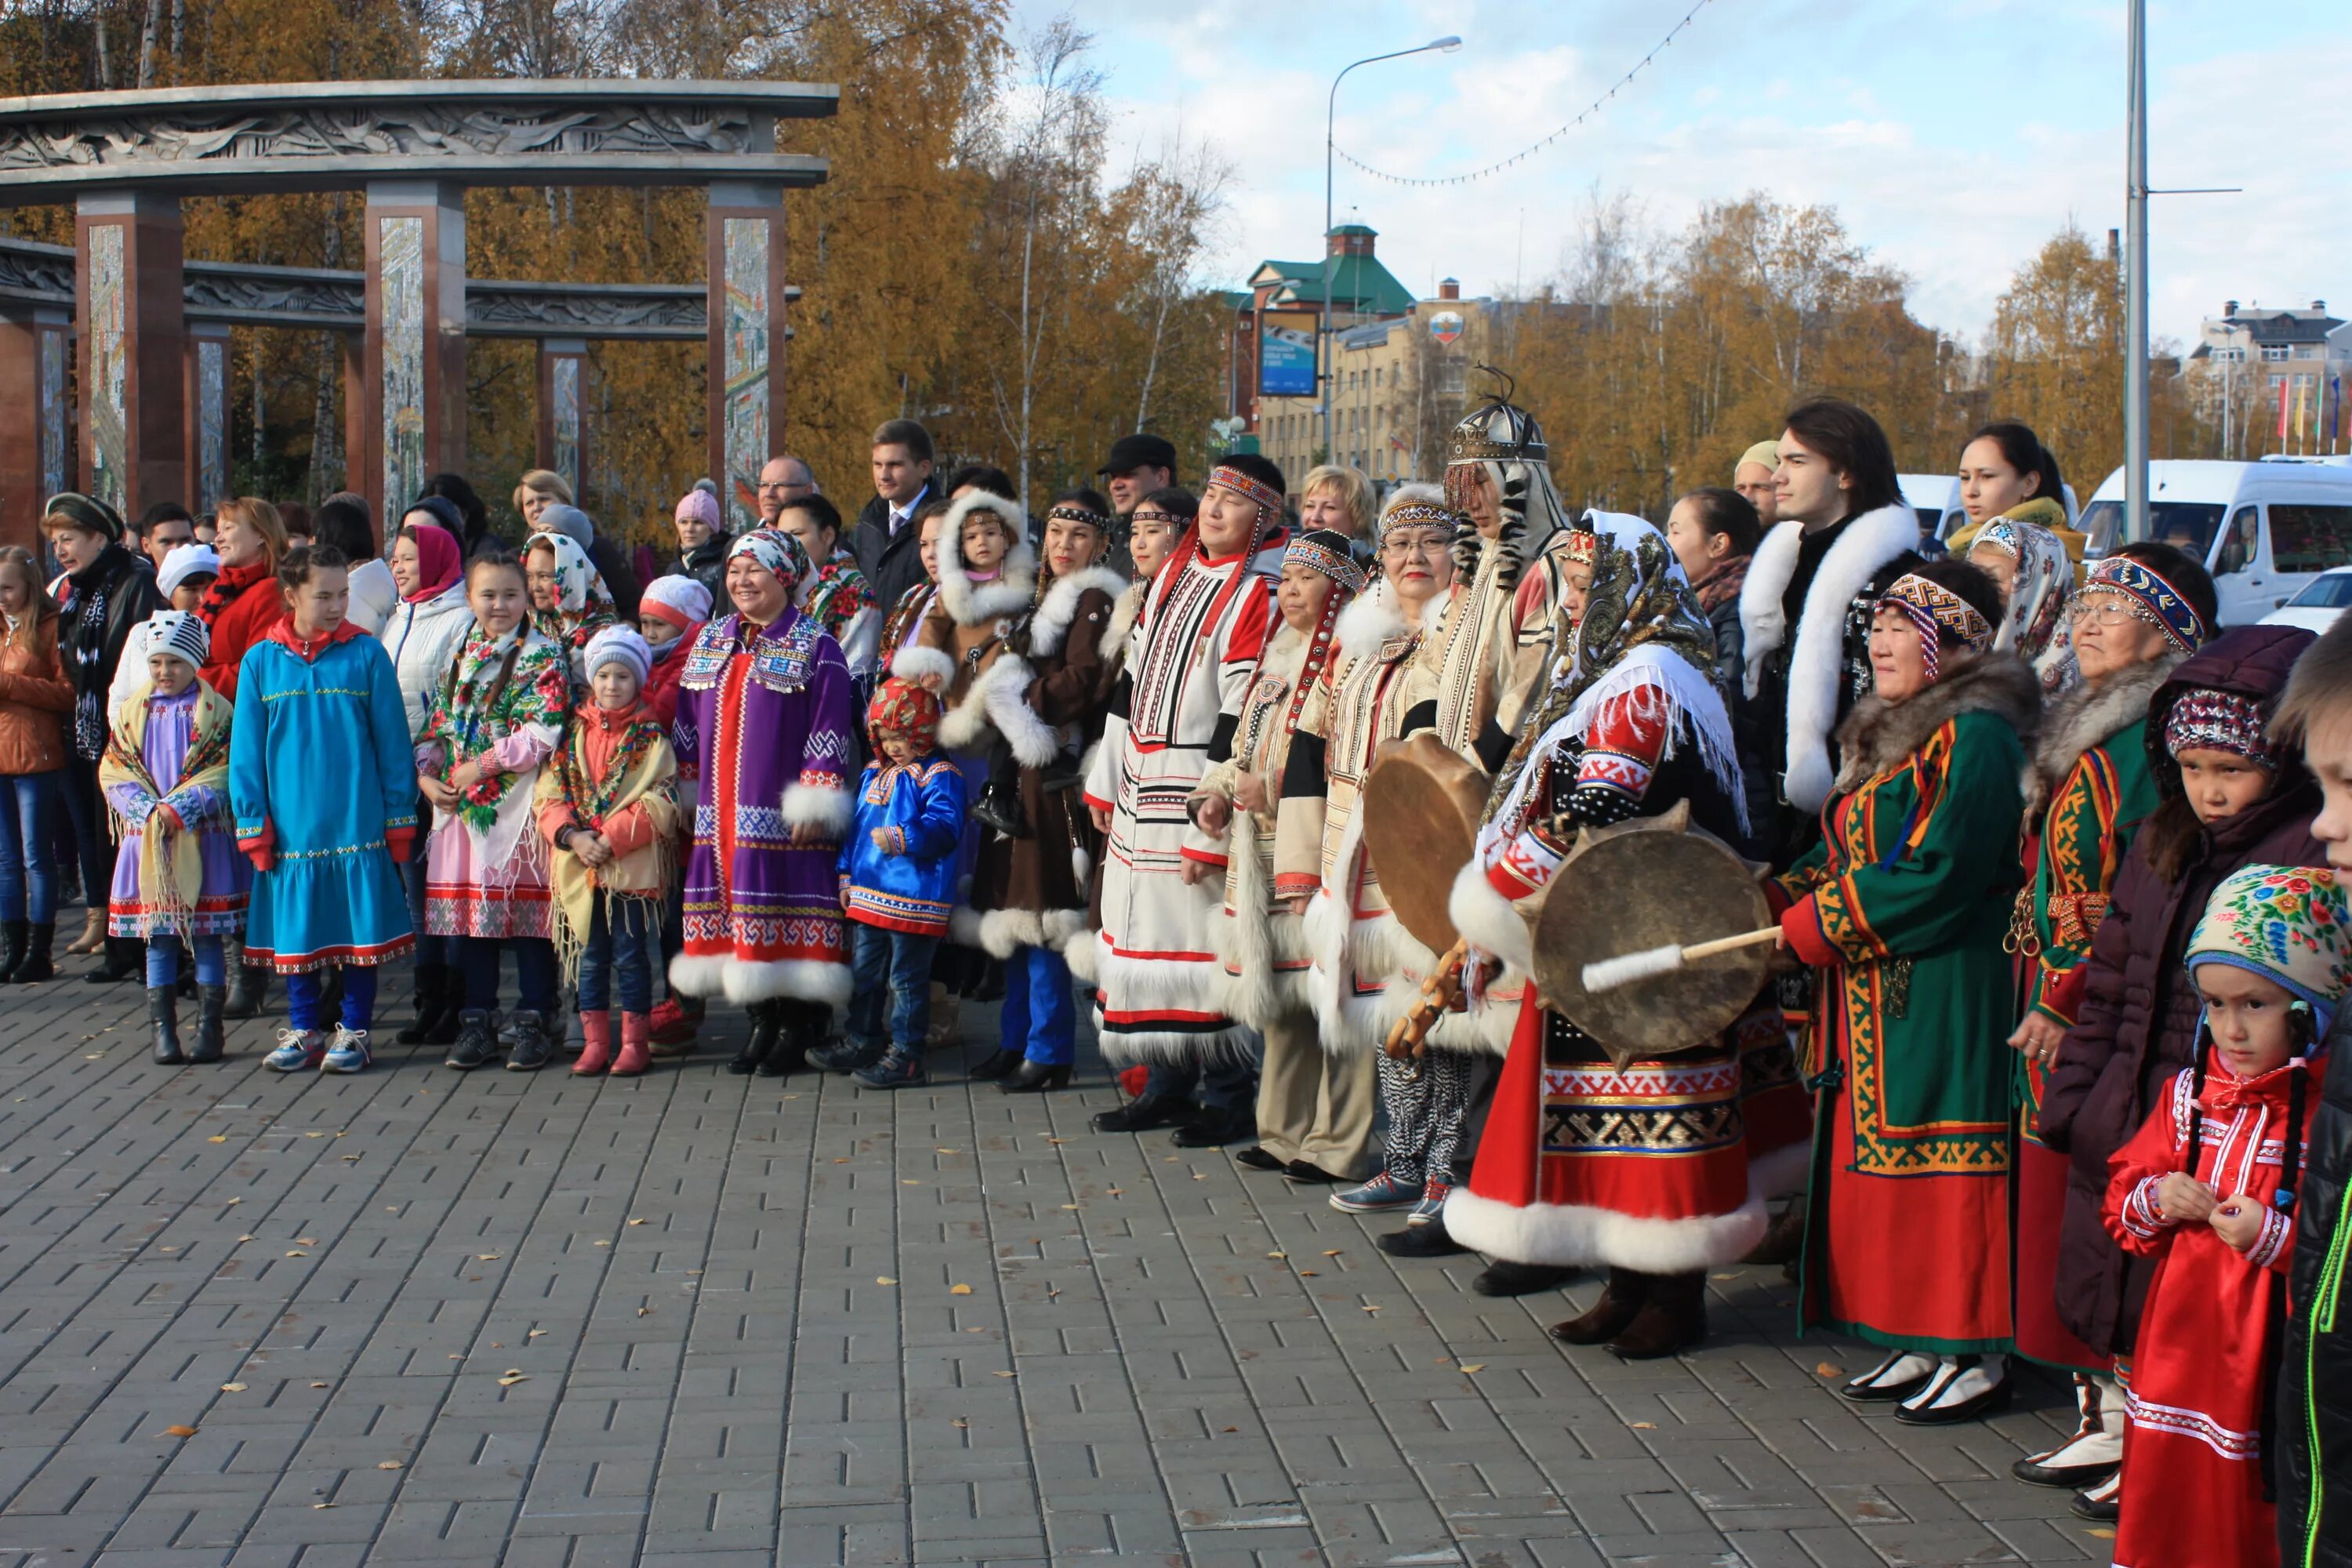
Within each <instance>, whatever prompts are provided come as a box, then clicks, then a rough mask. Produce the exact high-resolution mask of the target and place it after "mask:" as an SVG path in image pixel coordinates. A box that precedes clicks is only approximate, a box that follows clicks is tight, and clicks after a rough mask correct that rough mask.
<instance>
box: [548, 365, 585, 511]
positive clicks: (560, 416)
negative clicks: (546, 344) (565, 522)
mask: <svg viewBox="0 0 2352 1568" xmlns="http://www.w3.org/2000/svg"><path fill="white" fill-rule="evenodd" d="M547 368H548V378H547V379H548V391H549V394H550V395H549V400H548V401H549V407H548V416H549V422H550V423H551V424H552V425H553V426H554V427H555V463H554V468H555V471H556V472H557V473H559V474H562V476H563V482H564V483H565V484H567V485H570V486H571V487H572V494H573V495H575V496H579V495H584V494H585V493H586V487H585V486H583V484H582V483H581V482H580V481H581V473H580V370H581V360H580V356H579V355H577V354H558V355H556V356H555V363H552V364H551V365H549V366H548V367H547Z"/></svg>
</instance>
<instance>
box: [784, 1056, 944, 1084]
mask: <svg viewBox="0 0 2352 1568" xmlns="http://www.w3.org/2000/svg"><path fill="white" fill-rule="evenodd" d="M809 1056H810V1059H811V1060H812V1061H813V1060H814V1059H815V1056H816V1053H815V1052H814V1051H812V1052H810V1053H809ZM851 1076H853V1077H855V1078H856V1079H857V1081H858V1082H860V1083H862V1084H864V1085H865V1086H866V1088H868V1089H919V1088H921V1087H922V1086H923V1085H925V1084H927V1083H929V1082H930V1081H931V1075H930V1074H929V1073H927V1072H925V1071H924V1070H923V1058H920V1057H919V1056H916V1055H914V1054H912V1053H911V1052H908V1051H902V1050H899V1049H898V1048H896V1047H892V1049H891V1050H890V1051H889V1052H888V1053H887V1054H886V1055H885V1056H884V1057H883V1058H882V1059H881V1060H880V1061H877V1062H876V1063H875V1064H874V1065H873V1066H872V1067H866V1068H858V1069H857V1071H856V1073H855V1074H853V1075H851Z"/></svg>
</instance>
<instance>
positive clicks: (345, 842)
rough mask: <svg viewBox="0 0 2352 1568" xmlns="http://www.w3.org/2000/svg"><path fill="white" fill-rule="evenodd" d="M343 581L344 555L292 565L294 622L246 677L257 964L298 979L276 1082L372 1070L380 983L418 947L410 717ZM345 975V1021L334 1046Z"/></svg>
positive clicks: (326, 553) (317, 549)
mask: <svg viewBox="0 0 2352 1568" xmlns="http://www.w3.org/2000/svg"><path fill="white" fill-rule="evenodd" d="M344 579H345V565H344V561H343V554H342V552H341V551H340V550H337V549H335V548H334V547H333V546H332V545H316V546H306V547H304V548H302V549H299V550H296V551H294V552H291V553H290V554H289V555H288V556H287V558H286V560H285V561H284V563H282V564H281V565H280V566H279V568H278V581H279V584H281V585H282V593H281V595H280V603H281V604H285V605H289V606H290V612H289V614H287V615H284V616H281V617H280V618H279V619H278V622H277V623H276V624H275V625H273V626H270V628H269V629H268V633H267V634H266V635H265V636H264V637H262V638H261V640H260V641H258V642H257V643H255V644H254V645H253V647H250V648H248V649H247V650H246V655H245V658H244V659H243V660H242V661H240V663H239V664H238V666H237V682H236V719H235V721H234V722H233V723H232V724H231V726H230V731H229V760H228V789H229V801H230V804H231V805H232V807H233V808H234V809H235V811H236V842H237V847H238V848H239V849H241V850H243V851H244V852H245V856H246V858H247V859H248V860H250V861H252V862H253V868H254V870H255V871H256V872H257V873H258V874H257V876H256V877H255V878H254V881H253V897H252V902H251V904H250V905H249V906H248V909H247V920H246V932H245V961H246V963H248V964H257V965H260V966H263V967H266V968H272V969H275V970H276V971H277V972H278V973H279V974H282V975H284V976H285V977H286V1000H287V1013H288V1019H287V1022H288V1025H289V1027H287V1028H284V1029H281V1030H279V1031H278V1048H277V1049H276V1050H274V1051H272V1052H270V1053H269V1056H268V1058H267V1061H266V1063H265V1065H266V1066H268V1067H269V1068H272V1069H273V1070H275V1071H278V1072H297V1071H300V1070H302V1069H303V1068H316V1067H323V1068H325V1069H326V1070H327V1071H329V1072H359V1071H361V1070H362V1069H363V1068H366V1066H367V1065H368V1062H369V1059H370V1057H369V1051H368V1029H369V1026H370V1025H371V1023H372V1021H373V1016H374V1011H375V993H376V971H377V969H378V968H379V967H380V966H382V965H383V964H385V963H390V962H391V961H392V960H394V959H395V958H398V957H399V956H400V955H401V954H403V953H404V952H407V951H408V950H409V949H410V948H411V947H412V946H414V945H415V935H414V932H413V931H411V930H410V928H409V923H408V899H407V896H406V893H405V891H404V889H403V888H402V886H401V880H400V871H399V864H400V862H402V861H404V860H406V859H407V858H408V856H409V851H410V847H411V846H412V844H413V843H414V841H415V837H416V770H415V763H414V762H413V761H412V759H411V755H410V750H409V743H408V716H407V713H406V710H404V708H403V707H402V704H401V700H400V678H399V676H398V675H397V674H395V673H394V670H393V668H392V658H391V656H390V655H388V654H386V653H385V652H384V651H383V644H382V643H380V642H378V641H376V639H375V638H373V637H370V636H368V635H367V634H366V633H365V632H363V631H362V630H360V628H359V627H358V626H357V625H355V624H354V623H352V622H351V621H348V620H345V619H344V618H343V611H344V607H345V605H348V604H349V603H350V600H349V597H348V595H349V593H350V589H349V585H348V584H347V583H346V582H345V580H344ZM322 770H323V771H322ZM329 779H331V782H332V787H326V783H325V781H327V780H329ZM335 969H340V970H341V973H342V987H343V995H342V1006H341V1021H340V1023H339V1024H338V1025H337V1026H336V1027H334V1028H333V1029H332V1030H330V1029H329V1028H328V1024H329V1022H330V1020H329V1017H328V1010H327V1000H326V996H327V981H328V979H329V976H328V974H327V973H326V972H327V971H329V970H335Z"/></svg>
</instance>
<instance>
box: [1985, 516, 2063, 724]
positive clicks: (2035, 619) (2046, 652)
mask: <svg viewBox="0 0 2352 1568" xmlns="http://www.w3.org/2000/svg"><path fill="white" fill-rule="evenodd" d="M2053 513H2054V514H2055V516H2056V518H2057V521H2061V522H2063V521H2065V515H2066V514H2065V513H2064V511H2063V510H2061V509H2060V508H2059V506H2058V504H2057V503H2056V502H2055V501H2045V500H2039V499H2038V498H2037V499H2036V500H2031V501H2028V502H2026V503H2025V505H2023V506H2021V507H2019V508H2018V509H2017V510H2016V511H2015V512H2013V513H2011V514H2010V515H2007V516H2003V517H1997V518H1994V519H1993V520H1992V521H1990V522H1988V523H1986V524H1985V525H1984V527H1983V528H1981V529H1979V531H1977V536H1976V537H1975V538H1974V539H1972V540H1970V541H1969V553H1971V554H1973V553H1975V552H1977V551H1979V550H1998V551H2000V552H2001V553H2002V554H2004V555H2006V556H2008V557H2009V558H2010V559H2011V560H2012V561H2014V562H2015V563H2017V576H2016V581H2015V583H2014V584H2012V585H2011V588H2010V591H2009V614H2008V615H2007V616H2005V617H2003V619H2002V621H2001V623H2000V627H1999V629H1998V630H1996V631H1995V632H1994V634H1993V643H1992V646H1993V647H1995V648H1997V649H2000V650H2001V651H2003V652H2009V653H2014V654H2016V655H2017V656H2018V657H2019V658H2022V659H2024V660H2025V661H2026V662H2027V663H2028V664H2031V665H2032V666H2033V668H2034V669H2035V670H2036V671H2037V672H2038V673H2039V674H2040V675H2041V677H2042V689H2043V690H2044V691H2052V692H2054V691H2059V690H2063V689H2065V688H2066V687H2068V686H2071V685H2073V684H2074V680H2075V679H2076V678H2077V674H2078V672H2077V670H2076V669H2075V667H2074V637H2073V636H2072V635H2071V633H2070V630H2069V622H2068V619H2067V614H2066V602H2067V600H2068V599H2069V598H2071V597H2072V596H2073V595H2074V561H2073V560H2072V559H2071V558H2070V557H2069V556H2068V555H2067V553H2066V546H2065V545H2064V544H2063V543H2062V542H2060V541H2059V538H2058V536H2057V535H2056V534H2055V533H2053V532H2052V531H2050V529H2049V527H2048V526H2047V524H2046V522H2045V521H2044V520H2045V519H2046V518H2048V517H2049V516H2050V515H2051V514H2053Z"/></svg>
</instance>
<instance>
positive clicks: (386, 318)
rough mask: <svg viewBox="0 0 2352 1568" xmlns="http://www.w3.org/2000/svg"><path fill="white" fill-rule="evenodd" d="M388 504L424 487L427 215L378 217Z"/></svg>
mask: <svg viewBox="0 0 2352 1568" xmlns="http://www.w3.org/2000/svg"><path fill="white" fill-rule="evenodd" d="M376 222H377V223H378V225H380V227H379V228H378V229H377V231H376V234H377V252H378V255H379V257H380V258H381V260H380V264H379V266H378V268H377V273H378V276H379V277H380V278H381V279H382V284H381V298H382V304H381V306H380V310H381V313H382V317H383V319H382V321H379V322H378V323H377V324H378V326H379V327H380V328H381V330H382V342H383V493H384V498H385V505H386V507H387V508H390V507H393V506H397V505H400V504H402V503H403V502H404V501H405V500H407V499H408V498H409V497H411V496H414V495H415V494H416V492H417V491H419V490H421V489H424V488H425V220H424V219H423V218H421V217H380V218H378V219H377V220H376Z"/></svg>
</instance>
